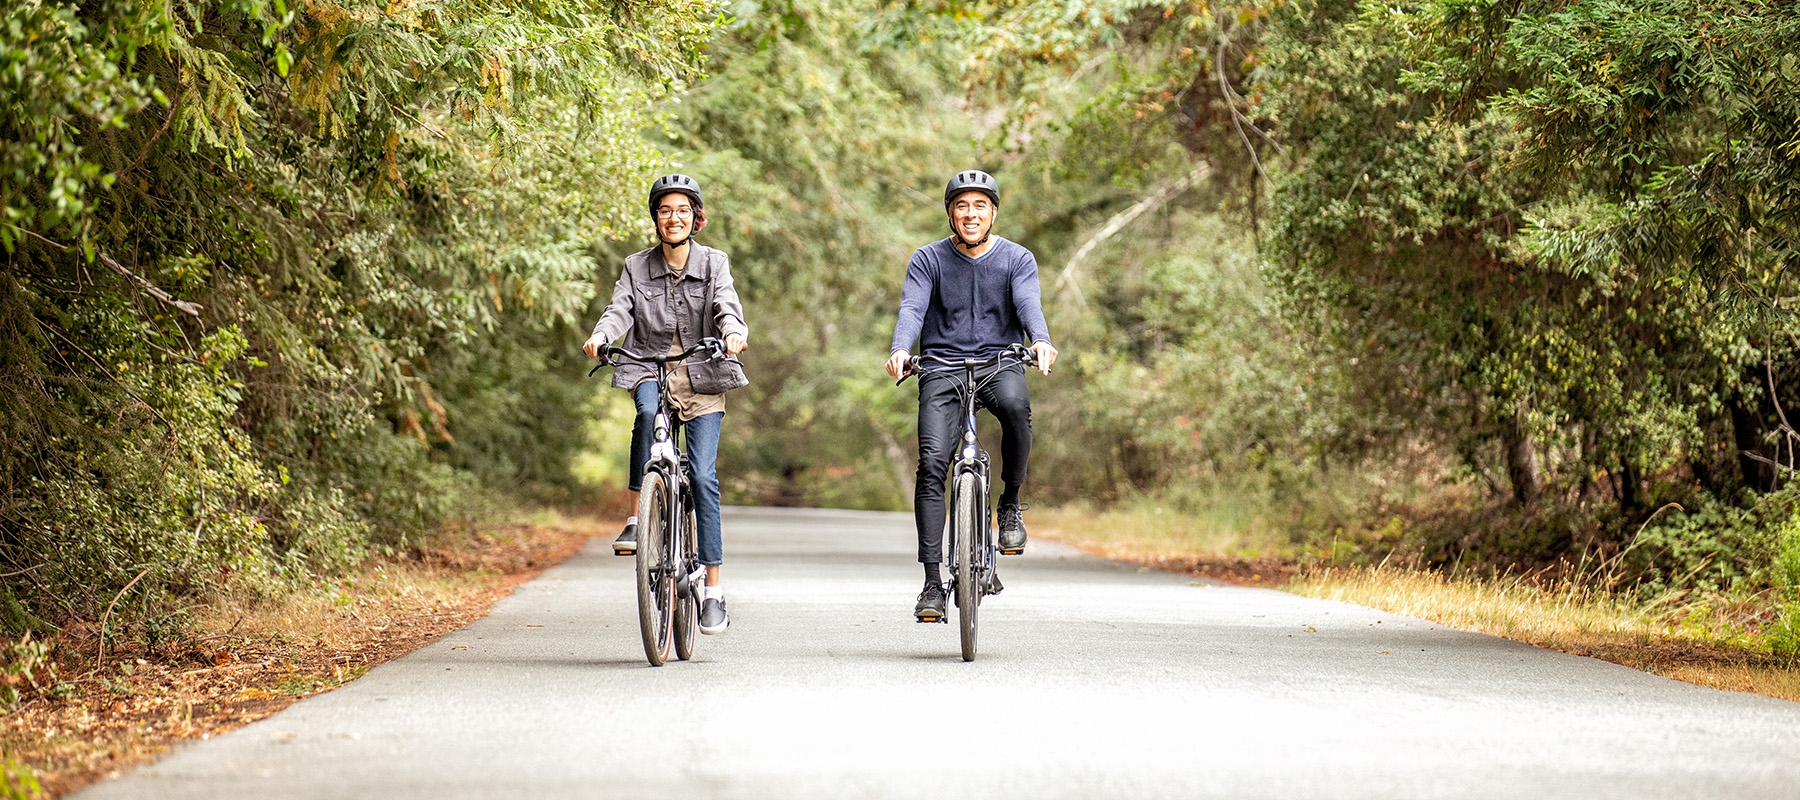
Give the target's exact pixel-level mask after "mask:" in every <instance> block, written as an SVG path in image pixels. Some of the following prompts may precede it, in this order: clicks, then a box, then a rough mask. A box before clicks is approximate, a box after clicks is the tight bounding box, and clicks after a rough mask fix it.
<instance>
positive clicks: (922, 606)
mask: <svg viewBox="0 0 1800 800" xmlns="http://www.w3.org/2000/svg"><path fill="white" fill-rule="evenodd" d="M947 602H948V598H946V597H944V587H943V585H942V584H939V583H937V582H936V581H927V582H926V583H925V591H922V592H920V593H919V604H918V605H916V606H913V616H914V617H917V618H918V620H919V621H920V622H940V621H942V620H943V619H944V608H945V606H946V604H947Z"/></svg>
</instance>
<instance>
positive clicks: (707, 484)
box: [631, 381, 725, 567]
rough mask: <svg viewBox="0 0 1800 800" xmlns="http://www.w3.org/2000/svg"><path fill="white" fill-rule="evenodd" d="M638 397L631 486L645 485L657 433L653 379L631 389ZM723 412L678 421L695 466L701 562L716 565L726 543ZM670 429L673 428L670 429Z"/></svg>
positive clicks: (633, 396) (655, 387)
mask: <svg viewBox="0 0 1800 800" xmlns="http://www.w3.org/2000/svg"><path fill="white" fill-rule="evenodd" d="M631 396H632V399H634V400H636V401H637V422H636V423H635V424H633V425H632V426H631V490H632V491H634V492H635V491H639V490H641V489H643V488H644V465H645V464H646V463H648V462H649V461H650V444H651V441H650V440H651V437H652V436H654V435H655V434H656V402H657V400H658V399H659V395H658V393H657V386H656V381H644V382H643V383H640V384H638V385H637V389H635V390H633V391H632V393H631ZM724 423H725V414H724V413H723V412H717V413H712V414H701V415H700V418H699V419H692V420H688V421H686V422H680V423H679V424H680V425H681V427H682V429H683V430H684V431H685V432H686V437H687V456H688V464H689V465H691V466H692V467H693V469H694V524H695V525H697V526H698V527H699V528H700V531H699V533H700V563H702V564H705V565H706V566H709V567H716V566H719V565H720V564H723V563H725V545H724V543H723V541H722V539H721V536H720V524H719V468H718V464H717V463H716V462H717V461H718V459H719V429H720V428H721V427H723V426H724ZM671 433H673V431H671Z"/></svg>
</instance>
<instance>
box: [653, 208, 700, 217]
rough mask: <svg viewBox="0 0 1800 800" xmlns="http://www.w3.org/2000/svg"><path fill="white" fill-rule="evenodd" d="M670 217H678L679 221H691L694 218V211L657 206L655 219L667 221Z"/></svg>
mask: <svg viewBox="0 0 1800 800" xmlns="http://www.w3.org/2000/svg"><path fill="white" fill-rule="evenodd" d="M670 217H680V218H681V219H693V218H694V210H693V209H691V208H687V207H685V206H684V207H682V208H673V207H670V206H659V207H658V208H657V209H656V218H657V219H668V218H670Z"/></svg>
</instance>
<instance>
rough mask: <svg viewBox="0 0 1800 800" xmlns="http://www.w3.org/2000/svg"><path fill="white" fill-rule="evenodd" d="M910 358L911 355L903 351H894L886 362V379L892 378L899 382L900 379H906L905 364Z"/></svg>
mask: <svg viewBox="0 0 1800 800" xmlns="http://www.w3.org/2000/svg"><path fill="white" fill-rule="evenodd" d="M911 357H912V356H911V354H909V353H907V352H906V351H905V350H895V351H894V352H893V354H892V355H889V356H888V360H887V373H888V377H890V378H893V379H894V380H900V379H901V378H904V377H906V374H907V372H908V370H907V368H906V362H907V360H908V359H909V358H911Z"/></svg>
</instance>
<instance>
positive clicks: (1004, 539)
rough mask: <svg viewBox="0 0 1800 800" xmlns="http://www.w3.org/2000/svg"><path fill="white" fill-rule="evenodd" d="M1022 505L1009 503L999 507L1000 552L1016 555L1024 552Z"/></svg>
mask: <svg viewBox="0 0 1800 800" xmlns="http://www.w3.org/2000/svg"><path fill="white" fill-rule="evenodd" d="M1024 510H1025V509H1024V507H1022V506H1020V505H1019V504H1018V503H1009V504H1007V505H1003V506H1001V507H1000V552H1001V553H1003V554H1005V555H1009V556H1016V555H1018V554H1020V553H1023V552H1025V517H1024V515H1023V514H1021V513H1020V512H1021V511H1024Z"/></svg>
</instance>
